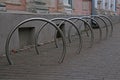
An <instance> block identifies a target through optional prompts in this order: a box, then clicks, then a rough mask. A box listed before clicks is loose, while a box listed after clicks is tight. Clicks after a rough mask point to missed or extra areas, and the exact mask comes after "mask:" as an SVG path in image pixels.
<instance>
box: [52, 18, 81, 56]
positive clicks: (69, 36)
mask: <svg viewBox="0 0 120 80" xmlns="http://www.w3.org/2000/svg"><path fill="white" fill-rule="evenodd" d="M51 21H52V22H55V21H61V22H59V25H58V27H60V26H61V25H62V24H63V23H65V22H67V23H69V24H71V26H69V28H70V27H74V29H75V30H76V32H77V34H78V37H79V48H78V54H80V52H81V49H82V37H81V33H80V31H79V29H78V28H77V26H76V24H75V23H73V22H72V21H71V20H68V19H66V18H53V19H51ZM68 33H69V32H68ZM67 35H68V40H69V43H71V35H70V34H67ZM56 39H57V38H56V33H55V41H56V42H55V43H56V45H57V46H58V44H57V40H56Z"/></svg>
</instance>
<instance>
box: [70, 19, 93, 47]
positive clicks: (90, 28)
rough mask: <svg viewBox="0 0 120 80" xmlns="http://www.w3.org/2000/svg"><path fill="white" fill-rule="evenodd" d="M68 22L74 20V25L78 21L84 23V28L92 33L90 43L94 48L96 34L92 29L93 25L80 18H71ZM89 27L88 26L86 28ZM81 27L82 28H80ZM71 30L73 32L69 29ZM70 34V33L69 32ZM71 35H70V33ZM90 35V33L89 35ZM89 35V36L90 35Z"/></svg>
mask: <svg viewBox="0 0 120 80" xmlns="http://www.w3.org/2000/svg"><path fill="white" fill-rule="evenodd" d="M68 20H71V21H72V20H74V21H72V22H74V23H76V22H77V21H82V22H83V23H84V26H85V29H86V28H87V29H89V30H90V33H91V42H90V47H92V46H93V43H94V33H93V29H92V27H91V25H90V24H89V23H88V22H87V21H85V20H83V19H81V18H80V17H70V18H68ZM86 25H87V26H86ZM80 27H81V26H80ZM69 30H71V29H69ZM69 32H70V31H69ZM85 32H86V33H87V30H85ZM69 34H70V33H69ZM87 34H88V33H87ZM88 35H89V34H88Z"/></svg>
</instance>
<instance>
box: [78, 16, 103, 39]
mask: <svg viewBox="0 0 120 80" xmlns="http://www.w3.org/2000/svg"><path fill="white" fill-rule="evenodd" d="M80 18H81V19H90V20H93V21H95V22H96V24H97V26H98V27H99V32H100V37H99V40H102V29H101V27H100V25H99V23H98V22H97V21H96V20H95V19H93V18H91V17H89V16H84V17H80Z"/></svg>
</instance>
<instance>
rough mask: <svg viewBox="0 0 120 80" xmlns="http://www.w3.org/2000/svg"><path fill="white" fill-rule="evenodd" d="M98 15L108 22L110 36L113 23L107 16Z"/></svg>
mask: <svg viewBox="0 0 120 80" xmlns="http://www.w3.org/2000/svg"><path fill="white" fill-rule="evenodd" d="M99 16H100V17H103V18H105V19H106V20H107V21H108V22H109V23H110V27H111V30H110V36H112V33H113V23H112V21H111V19H110V18H109V17H107V16H105V15H99Z"/></svg>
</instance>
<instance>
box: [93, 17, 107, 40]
mask: <svg viewBox="0 0 120 80" xmlns="http://www.w3.org/2000/svg"><path fill="white" fill-rule="evenodd" d="M91 17H94V18H99V19H100V20H101V21H103V23H104V24H105V28H106V37H105V38H106V39H107V38H108V26H107V23H106V21H105V20H104V19H103V18H101V17H99V16H98V15H91Z"/></svg>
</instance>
